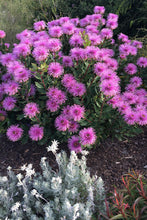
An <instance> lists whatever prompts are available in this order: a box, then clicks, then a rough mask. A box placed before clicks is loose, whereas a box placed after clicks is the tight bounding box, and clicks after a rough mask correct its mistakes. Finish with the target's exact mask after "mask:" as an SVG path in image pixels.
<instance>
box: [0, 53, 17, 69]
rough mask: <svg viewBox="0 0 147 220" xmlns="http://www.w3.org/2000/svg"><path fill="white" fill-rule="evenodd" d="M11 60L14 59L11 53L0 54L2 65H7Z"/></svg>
mask: <svg viewBox="0 0 147 220" xmlns="http://www.w3.org/2000/svg"><path fill="white" fill-rule="evenodd" d="M13 61H15V56H14V55H13V54H12V53H6V54H2V55H1V56H0V62H1V63H2V65H3V66H8V65H9V64H10V63H11V62H13Z"/></svg>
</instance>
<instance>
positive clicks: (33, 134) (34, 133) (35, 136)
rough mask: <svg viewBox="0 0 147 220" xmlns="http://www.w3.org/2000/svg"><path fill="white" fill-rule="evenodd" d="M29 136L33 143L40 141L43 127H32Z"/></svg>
mask: <svg viewBox="0 0 147 220" xmlns="http://www.w3.org/2000/svg"><path fill="white" fill-rule="evenodd" d="M29 136H30V138H31V139H32V140H33V141H40V140H41V139H42V138H43V127H40V126H39V125H38V124H36V125H33V126H32V127H31V128H30V130H29Z"/></svg>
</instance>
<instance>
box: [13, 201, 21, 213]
mask: <svg viewBox="0 0 147 220" xmlns="http://www.w3.org/2000/svg"><path fill="white" fill-rule="evenodd" d="M20 205H21V204H20V202H16V203H15V204H14V205H13V206H12V208H11V211H12V212H16V211H17V210H18V209H19V207H20Z"/></svg>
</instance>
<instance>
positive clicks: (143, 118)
mask: <svg viewBox="0 0 147 220" xmlns="http://www.w3.org/2000/svg"><path fill="white" fill-rule="evenodd" d="M137 123H138V124H139V125H146V124H147V112H146V110H140V111H138V112H137Z"/></svg>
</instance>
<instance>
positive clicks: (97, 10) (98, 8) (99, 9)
mask: <svg viewBox="0 0 147 220" xmlns="http://www.w3.org/2000/svg"><path fill="white" fill-rule="evenodd" d="M94 13H95V14H104V13H105V7H104V6H95V7H94Z"/></svg>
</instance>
